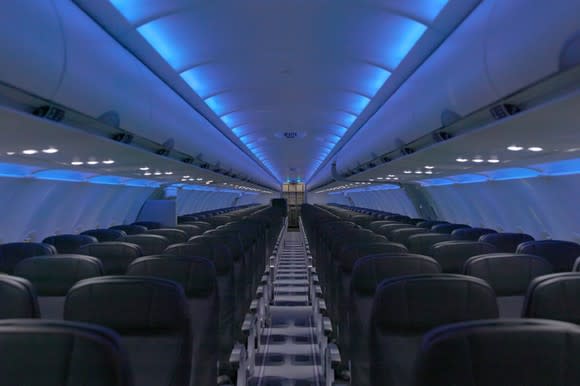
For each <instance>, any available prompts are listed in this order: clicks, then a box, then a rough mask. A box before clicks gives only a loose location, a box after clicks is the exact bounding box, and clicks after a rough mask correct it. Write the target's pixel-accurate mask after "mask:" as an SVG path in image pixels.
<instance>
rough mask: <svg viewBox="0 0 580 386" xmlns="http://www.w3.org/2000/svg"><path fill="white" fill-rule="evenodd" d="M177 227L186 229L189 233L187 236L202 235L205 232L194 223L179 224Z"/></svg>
mask: <svg viewBox="0 0 580 386" xmlns="http://www.w3.org/2000/svg"><path fill="white" fill-rule="evenodd" d="M175 229H179V230H182V231H184V232H185V233H186V234H187V238H190V237H193V236H197V235H201V234H202V233H203V232H204V231H203V230H202V228H201V227H199V226H197V225H192V224H178V225H176V226H175Z"/></svg>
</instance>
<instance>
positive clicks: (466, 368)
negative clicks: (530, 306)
mask: <svg viewBox="0 0 580 386" xmlns="http://www.w3.org/2000/svg"><path fill="white" fill-rule="evenodd" d="M579 356H580V327H578V326H575V325H573V324H569V323H563V322H558V321H553V320H541V319H539V320H538V319H536V320H531V319H529V320H525V319H498V320H481V321H473V322H466V323H456V324H450V325H447V326H443V327H440V328H437V329H435V330H433V331H431V332H429V334H427V335H426V336H425V338H424V339H423V343H422V345H421V352H420V354H419V360H418V369H417V375H416V379H415V381H414V383H413V385H415V386H425V385H429V386H449V385H482V386H488V385H489V386H491V385H526V386H546V385H550V386H573V385H578V384H580V366H578V363H577V361H578V357H579Z"/></svg>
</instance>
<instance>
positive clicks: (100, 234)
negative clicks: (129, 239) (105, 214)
mask: <svg viewBox="0 0 580 386" xmlns="http://www.w3.org/2000/svg"><path fill="white" fill-rule="evenodd" d="M81 235H87V236H93V237H95V238H96V239H97V240H99V242H103V241H120V240H121V239H122V238H123V237H125V236H127V234H126V233H125V232H123V231H121V230H117V229H89V230H87V231H84V232H82V233H81Z"/></svg>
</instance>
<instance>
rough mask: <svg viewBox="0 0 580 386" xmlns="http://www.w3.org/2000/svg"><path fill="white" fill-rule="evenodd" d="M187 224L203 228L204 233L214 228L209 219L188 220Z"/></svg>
mask: <svg viewBox="0 0 580 386" xmlns="http://www.w3.org/2000/svg"><path fill="white" fill-rule="evenodd" d="M187 224H188V225H190V224H191V225H195V226H196V227H198V228H200V229H201V230H202V233H203V232H205V231H208V230H210V229H213V228H214V226H213V225H211V224H210V223H208V222H207V221H192V222H188V223H187Z"/></svg>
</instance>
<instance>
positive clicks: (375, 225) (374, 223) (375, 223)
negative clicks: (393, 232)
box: [368, 220, 400, 232]
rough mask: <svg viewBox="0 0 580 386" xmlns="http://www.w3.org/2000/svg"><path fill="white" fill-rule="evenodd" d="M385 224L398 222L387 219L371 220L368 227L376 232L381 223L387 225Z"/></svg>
mask: <svg viewBox="0 0 580 386" xmlns="http://www.w3.org/2000/svg"><path fill="white" fill-rule="evenodd" d="M387 224H400V223H399V222H396V221H388V220H380V221H372V222H371V223H370V224H369V226H368V228H369V229H370V230H371V231H373V232H376V231H377V230H378V229H379V228H380V227H382V226H383V225H387Z"/></svg>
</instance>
